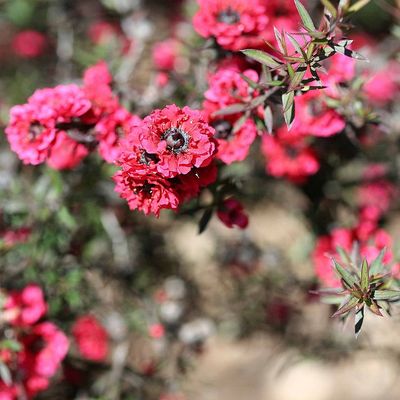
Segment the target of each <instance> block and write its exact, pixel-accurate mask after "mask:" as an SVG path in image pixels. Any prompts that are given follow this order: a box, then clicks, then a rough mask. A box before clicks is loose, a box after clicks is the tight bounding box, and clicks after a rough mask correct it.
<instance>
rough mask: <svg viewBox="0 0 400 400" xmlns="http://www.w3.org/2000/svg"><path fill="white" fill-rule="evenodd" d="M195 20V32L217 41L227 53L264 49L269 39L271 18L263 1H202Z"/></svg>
mask: <svg viewBox="0 0 400 400" xmlns="http://www.w3.org/2000/svg"><path fill="white" fill-rule="evenodd" d="M198 3H199V6H200V9H199V10H198V11H197V13H196V15H195V16H194V18H193V25H194V28H195V30H196V31H197V32H198V33H199V34H200V35H201V36H203V37H205V38H208V37H214V38H215V39H216V41H217V43H218V44H219V45H220V46H221V47H223V48H225V49H227V50H235V51H237V50H241V49H244V48H248V47H249V48H251V47H257V46H260V45H262V43H263V42H262V40H263V38H264V39H265V38H267V33H266V29H267V28H268V24H269V21H270V18H269V17H268V15H267V9H266V6H265V2H264V1H262V0H233V1H232V0H218V1H215V0H199V1H198Z"/></svg>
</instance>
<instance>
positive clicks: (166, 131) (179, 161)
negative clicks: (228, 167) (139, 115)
mask: <svg viewBox="0 0 400 400" xmlns="http://www.w3.org/2000/svg"><path fill="white" fill-rule="evenodd" d="M136 129H137V130H138V131H137V133H134V134H136V135H137V137H138V138H139V141H140V144H141V146H142V147H143V149H144V150H145V151H146V152H147V153H149V154H152V155H155V156H157V158H158V162H157V164H156V169H157V172H159V173H160V174H161V175H162V176H165V177H166V178H172V177H174V176H176V175H179V174H187V173H189V172H190V170H191V169H192V168H194V167H196V168H200V167H205V166H207V165H209V164H210V163H211V161H212V160H213V157H214V154H215V152H216V150H217V144H216V141H215V139H214V138H213V136H214V132H215V131H214V129H213V128H212V127H211V126H209V125H208V124H207V123H206V122H205V120H204V119H203V116H202V114H201V113H200V112H199V111H196V110H192V109H190V108H189V107H184V108H183V109H180V108H178V107H177V106H176V105H169V106H166V107H165V108H164V109H162V110H155V111H153V112H152V113H151V114H150V115H149V116H148V117H146V118H145V119H144V120H143V123H142V124H141V125H140V126H139V127H137V128H136Z"/></svg>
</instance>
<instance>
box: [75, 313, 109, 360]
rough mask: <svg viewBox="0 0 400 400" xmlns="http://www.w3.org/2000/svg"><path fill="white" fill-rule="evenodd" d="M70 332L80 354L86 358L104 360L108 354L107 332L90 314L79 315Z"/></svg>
mask: <svg viewBox="0 0 400 400" xmlns="http://www.w3.org/2000/svg"><path fill="white" fill-rule="evenodd" d="M72 334H73V336H74V338H75V341H76V343H77V345H78V349H79V352H80V353H81V355H82V356H83V357H85V358H87V359H88V360H92V361H104V360H105V359H106V357H107V354H108V340H109V339H108V333H107V331H106V330H105V329H104V327H103V326H102V325H101V324H100V322H99V321H98V320H97V318H95V317H94V316H92V315H85V316H82V317H80V318H79V319H78V320H77V321H76V322H75V324H74V326H73V328H72Z"/></svg>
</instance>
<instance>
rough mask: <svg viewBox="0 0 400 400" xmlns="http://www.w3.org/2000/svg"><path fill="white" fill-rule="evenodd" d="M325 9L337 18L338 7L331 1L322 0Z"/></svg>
mask: <svg viewBox="0 0 400 400" xmlns="http://www.w3.org/2000/svg"><path fill="white" fill-rule="evenodd" d="M321 2H322V4H323V5H324V6H325V8H326V9H327V10H328V11H329V12H330V13H331V15H332V17H333V18H336V15H337V12H336V7H335V6H334V5H333V4H332V3H331V2H330V1H329V0H321Z"/></svg>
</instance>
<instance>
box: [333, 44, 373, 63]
mask: <svg viewBox="0 0 400 400" xmlns="http://www.w3.org/2000/svg"><path fill="white" fill-rule="evenodd" d="M331 48H332V49H333V50H335V51H336V52H337V53H340V54H343V55H344V56H346V57H351V58H354V59H355V60H360V61H368V58H366V57H364V56H363V55H361V54H360V53H357V52H356V51H353V50H350V49H349V48H347V47H343V46H338V45H333V46H332V47H331Z"/></svg>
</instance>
